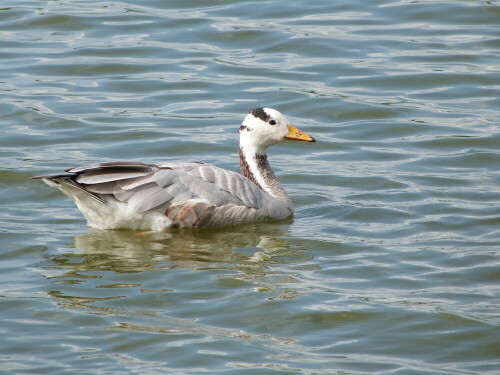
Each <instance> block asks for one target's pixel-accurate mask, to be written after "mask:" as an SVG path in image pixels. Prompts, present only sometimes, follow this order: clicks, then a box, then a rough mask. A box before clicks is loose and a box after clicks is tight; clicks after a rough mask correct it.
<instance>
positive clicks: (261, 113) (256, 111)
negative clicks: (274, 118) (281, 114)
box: [250, 108, 271, 122]
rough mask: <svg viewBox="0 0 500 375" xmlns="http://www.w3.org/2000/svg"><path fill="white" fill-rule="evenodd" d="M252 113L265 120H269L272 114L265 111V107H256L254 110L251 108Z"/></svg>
mask: <svg viewBox="0 0 500 375" xmlns="http://www.w3.org/2000/svg"><path fill="white" fill-rule="evenodd" d="M250 113H251V114H252V115H253V116H254V117H257V118H260V119H261V120H262V121H264V122H268V121H269V120H270V119H271V116H269V115H268V114H267V113H266V111H264V108H255V109H254V110H251V111H250Z"/></svg>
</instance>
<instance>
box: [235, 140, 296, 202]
mask: <svg viewBox="0 0 500 375" xmlns="http://www.w3.org/2000/svg"><path fill="white" fill-rule="evenodd" d="M238 155H239V158H240V169H241V173H242V174H243V175H244V176H245V177H246V178H248V179H249V180H250V181H252V182H254V183H255V184H256V185H257V186H258V187H259V188H260V189H261V190H262V191H264V192H265V193H267V194H269V195H272V196H273V197H276V198H278V199H280V200H282V201H284V202H285V203H286V204H287V205H288V204H289V205H290V206H291V201H290V198H288V195H287V193H286V191H285V189H283V186H281V184H280V182H279V181H278V179H277V178H276V176H275V175H274V172H273V170H272V169H271V167H270V165H269V162H268V161H267V155H266V153H265V152H264V151H260V152H257V151H256V150H255V149H252V148H251V147H245V146H244V145H242V144H241V143H240V148H239V152H238Z"/></svg>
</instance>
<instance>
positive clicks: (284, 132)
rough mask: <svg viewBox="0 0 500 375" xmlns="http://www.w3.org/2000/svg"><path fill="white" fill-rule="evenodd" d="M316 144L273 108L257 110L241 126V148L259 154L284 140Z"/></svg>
mask: <svg viewBox="0 0 500 375" xmlns="http://www.w3.org/2000/svg"><path fill="white" fill-rule="evenodd" d="M287 139H289V140H297V141H307V142H314V138H312V137H310V136H308V135H307V134H305V133H303V132H301V131H300V130H299V129H297V128H295V127H294V126H292V125H290V122H289V121H288V119H287V118H286V117H285V116H284V115H282V114H281V113H280V112H278V111H277V110H275V109H272V108H256V109H254V110H252V111H250V113H248V115H247V116H246V117H245V120H243V123H242V124H241V126H240V147H243V148H245V149H246V150H247V151H251V152H254V153H257V154H263V153H265V150H266V148H268V147H269V146H272V145H274V144H276V143H278V142H282V141H284V140H287Z"/></svg>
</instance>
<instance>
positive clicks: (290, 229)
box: [0, 0, 500, 374]
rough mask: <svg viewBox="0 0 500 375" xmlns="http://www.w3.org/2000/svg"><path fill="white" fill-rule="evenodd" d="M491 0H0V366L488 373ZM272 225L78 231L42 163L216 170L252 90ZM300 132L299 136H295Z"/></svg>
mask: <svg viewBox="0 0 500 375" xmlns="http://www.w3.org/2000/svg"><path fill="white" fill-rule="evenodd" d="M499 19H500V4H499V3H498V1H478V0H477V1H475V0H467V1H465V0H463V1H452V0H448V1H446V0H443V1H407V0H402V1H396V0H391V1H362V0H357V1H353V0H349V1H347V0H344V1H314V2H310V1H305V0H300V1H299V0H297V1H290V2H282V1H243V0H241V1H228V0H221V1H214V2H203V1H199V0H187V1H179V0H177V1H158V0H156V1H155V0H147V1H146V0H145V1H135V2H132V1H127V2H107V1H104V2H95V1H84V0H74V1H66V0H61V1H29V0H25V1H14V0H4V1H2V3H1V9H0V28H1V33H0V59H1V60H0V61H1V64H0V89H1V94H0V116H1V117H0V132H1V135H0V144H1V149H0V152H1V157H2V168H1V170H0V204H1V210H0V223H1V232H0V233H1V247H2V251H1V252H0V257H1V263H0V275H1V276H0V285H1V287H0V296H1V299H0V311H1V321H2V324H1V326H0V332H1V334H0V347H1V351H0V367H1V368H2V370H1V371H4V372H5V373H9V374H66V373H77V372H79V373H92V374H132V373H133V374H160V373H161V374H163V373H169V374H188V373H191V374H202V373H214V374H275V373H276V374H297V373H304V374H389V373H390V374H494V373H498V371H499V368H500V363H499V360H498V359H499V358H500V342H499V341H500V340H499V339H500V333H499V329H498V325H499V313H498V312H499V303H498V302H499V300H498V297H499V294H500V293H499V288H498V285H499V284H498V281H499V278H500V277H499V276H500V273H499V271H498V248H499V242H500V241H499V240H500V234H499V227H500V210H499V204H500V188H499V182H500V174H499V173H498V170H499V165H500V153H499V144H500V139H499V138H500V137H499V126H498V124H499V120H500V116H499V111H498V110H499V106H500V100H499V91H498V87H499V77H500V64H499V60H498V49H499V47H500V37H499V33H498V31H499V27H498V25H499V22H498V21H499ZM259 106H268V107H273V108H277V109H278V110H280V111H282V112H283V113H285V114H287V115H288V117H289V118H291V119H292V120H293V123H294V124H295V125H297V126H298V127H299V128H301V129H303V130H304V131H307V132H308V133H310V134H311V135H313V136H314V137H315V138H316V139H317V140H318V142H317V143H316V144H307V145H302V144H301V145H297V144H283V145H279V146H276V147H274V148H273V149H272V150H270V159H271V163H272V165H273V167H274V169H275V170H276V172H277V174H278V176H279V177H280V179H281V180H282V182H283V183H284V185H285V186H286V188H287V190H288V192H289V194H290V195H291V197H292V199H293V201H294V204H295V206H296V211H297V212H296V216H295V218H294V219H293V220H288V221H284V222H279V223H264V224H255V225H250V226H246V227H234V228H224V229H217V230H173V231H170V232H161V233H146V234H142V235H137V234H136V233H133V232H127V231H114V232H113V231H111V232H102V231H92V230H89V229H86V227H85V220H84V219H83V217H82V216H81V215H80V214H79V212H78V211H77V209H76V208H75V207H74V206H73V204H72V203H71V202H70V201H69V200H67V199H66V198H65V197H64V196H63V195H62V194H60V193H59V192H58V191H56V190H55V189H51V188H49V187H47V186H45V185H44V184H43V183H41V182H40V181H32V180H26V178H27V177H30V176H33V175H36V174H42V173H57V172H59V171H61V170H62V169H64V168H68V167H72V166H78V165H85V164H92V163H95V162H99V161H105V160H117V159H138V160H143V161H152V162H155V161H156V162H160V161H165V160H183V161H205V162H209V163H213V164H216V165H218V166H221V167H224V168H228V169H234V170H235V169H237V166H238V161H237V156H236V147H237V128H238V126H239V124H240V122H241V121H242V119H243V117H244V115H245V114H246V113H247V112H248V111H249V110H250V109H253V108H255V107H259ZM299 146H300V147H299Z"/></svg>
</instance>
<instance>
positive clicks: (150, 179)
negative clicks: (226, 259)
mask: <svg viewBox="0 0 500 375" xmlns="http://www.w3.org/2000/svg"><path fill="white" fill-rule="evenodd" d="M67 171H68V172H69V173H72V174H73V177H71V179H72V180H73V181H74V183H75V184H76V185H77V186H79V187H81V188H82V189H83V190H85V191H88V192H89V193H90V194H94V195H95V196H97V197H99V196H100V195H103V196H104V195H107V196H108V197H111V196H114V197H115V198H116V199H117V200H119V201H121V202H125V203H127V204H128V205H129V207H130V208H131V209H133V210H135V211H139V212H142V211H147V210H151V209H154V208H155V207H160V206H163V205H165V204H171V205H183V204H185V203H186V202H188V201H190V200H195V201H202V202H205V203H207V204H209V205H211V206H216V207H221V206H225V205H237V206H246V207H248V208H262V206H263V205H264V203H265V200H266V199H272V198H271V197H269V196H268V195H267V194H266V193H264V192H263V191H262V190H260V189H259V188H258V187H257V185H255V184H254V183H253V182H252V181H250V180H248V179H247V178H246V177H244V176H243V175H241V174H239V173H236V172H232V171H228V170H225V169H222V168H218V167H215V166H213V165H210V164H204V163H164V164H160V165H152V164H143V163H139V162H133V161H123V162H107V163H102V164H100V165H98V166H91V167H82V168H71V169H68V170H67ZM69 176H71V175H69ZM100 199H101V198H100ZM102 199H108V198H104V197H102Z"/></svg>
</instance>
